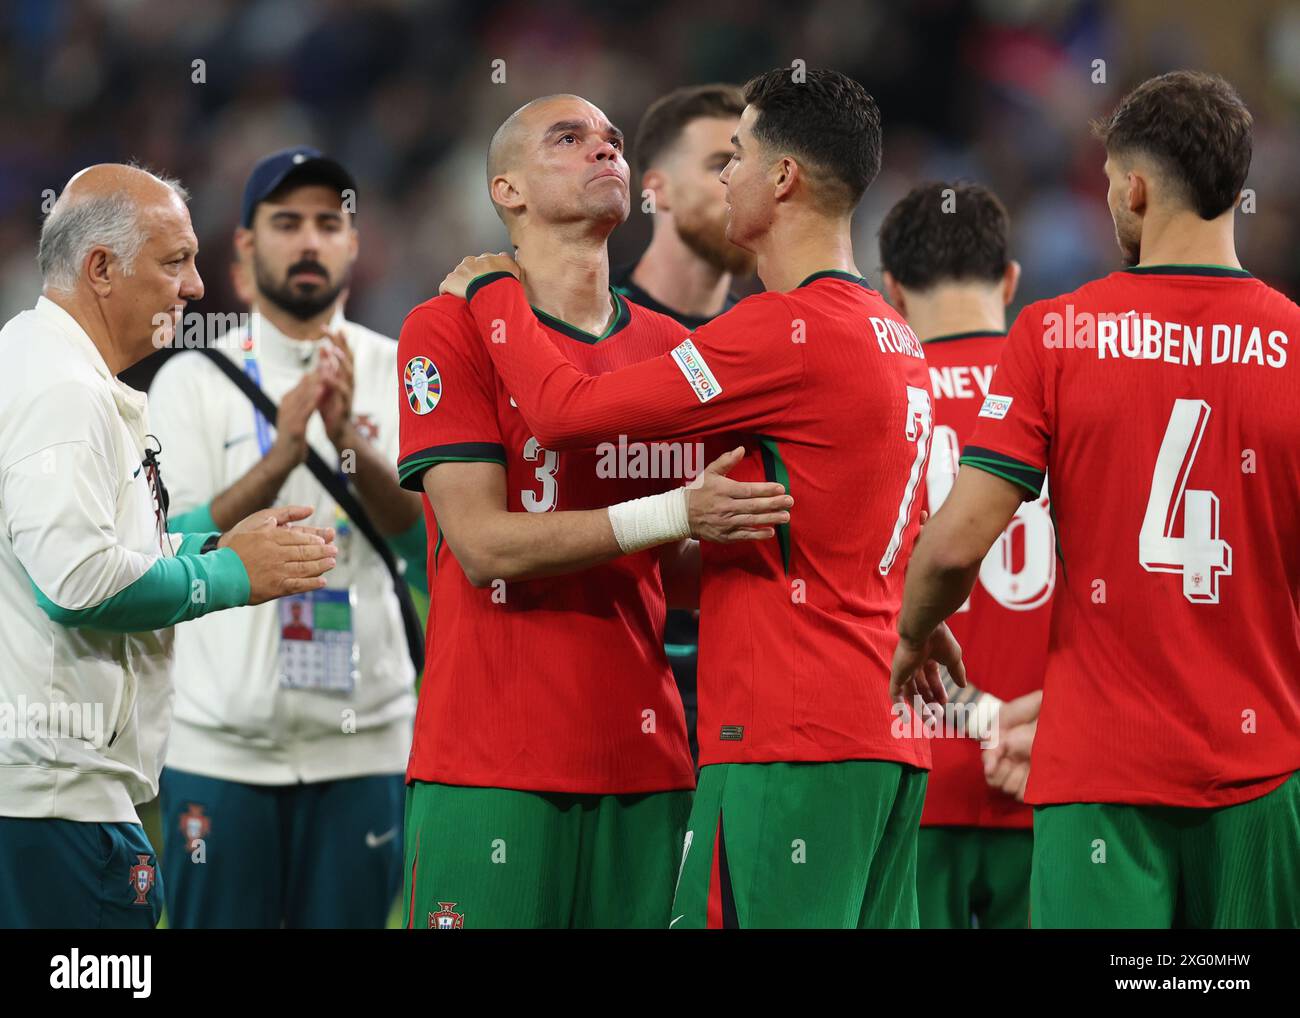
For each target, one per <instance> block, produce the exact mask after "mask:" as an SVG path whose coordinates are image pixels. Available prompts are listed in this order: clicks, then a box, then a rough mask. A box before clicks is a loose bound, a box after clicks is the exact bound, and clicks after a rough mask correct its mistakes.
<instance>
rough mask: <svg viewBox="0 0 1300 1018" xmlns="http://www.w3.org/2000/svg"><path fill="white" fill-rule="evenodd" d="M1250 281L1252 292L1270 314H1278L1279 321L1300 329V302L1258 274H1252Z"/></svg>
mask: <svg viewBox="0 0 1300 1018" xmlns="http://www.w3.org/2000/svg"><path fill="white" fill-rule="evenodd" d="M1250 283H1251V284H1252V286H1251V290H1252V293H1253V294H1254V295H1255V297H1256V299H1257V300H1258V301H1259V302H1260V304H1261V306H1262V307H1263V308H1264V309H1265V310H1266V311H1267V312H1268V313H1269V314H1271V315H1276V317H1277V319H1278V321H1281V322H1285V323H1287V324H1288V325H1290V326H1292V327H1295V328H1297V329H1300V304H1296V302H1295V301H1293V300H1292V299H1291V298H1290V297H1288V296H1287V295H1286V294H1284V293H1283V292H1282V291H1281V290H1276V289H1274V288H1273V287H1271V286H1269V285H1268V283H1266V282H1264V280H1262V279H1260V278H1258V277H1257V276H1252V277H1251V278H1250Z"/></svg>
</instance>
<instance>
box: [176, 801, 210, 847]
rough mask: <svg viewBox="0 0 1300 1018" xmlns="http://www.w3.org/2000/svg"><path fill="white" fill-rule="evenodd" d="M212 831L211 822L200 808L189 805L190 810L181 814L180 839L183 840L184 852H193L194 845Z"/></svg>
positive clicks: (192, 804)
mask: <svg viewBox="0 0 1300 1018" xmlns="http://www.w3.org/2000/svg"><path fill="white" fill-rule="evenodd" d="M211 829H212V820H211V819H210V818H209V817H208V816H207V814H205V813H204V812H203V807H202V806H196V805H195V804H194V803H190V808H189V809H188V810H187V811H186V812H184V813H182V814H181V837H183V838H184V839H185V850H186V851H187V852H193V851H194V843H195V842H196V841H198V840H200V839H201V838H206V837H207V836H208V831H210V830H211Z"/></svg>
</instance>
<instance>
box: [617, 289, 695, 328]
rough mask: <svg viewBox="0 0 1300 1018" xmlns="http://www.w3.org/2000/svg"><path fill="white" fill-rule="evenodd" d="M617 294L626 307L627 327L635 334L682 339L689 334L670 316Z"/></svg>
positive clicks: (621, 293)
mask: <svg viewBox="0 0 1300 1018" xmlns="http://www.w3.org/2000/svg"><path fill="white" fill-rule="evenodd" d="M617 292H618V295H619V297H620V298H621V299H622V301H623V303H624V305H625V306H626V307H627V313H628V325H629V326H630V327H631V328H632V329H634V330H636V331H637V332H641V333H653V334H655V335H659V336H667V337H673V336H681V337H682V338H683V339H684V338H685V337H686V336H688V335H689V334H690V330H689V329H688V328H686V326H684V325H683V324H682V323H681V322H679V321H678V320H677V319H676V318H674V317H672V315H666V314H664V313H663V312H662V311H655V310H653V309H652V308H648V307H646V306H645V305H644V304H638V303H637V302H636V301H634V300H633V299H632V298H631V297H629V296H628V295H627V294H625V293H623V292H622V291H617Z"/></svg>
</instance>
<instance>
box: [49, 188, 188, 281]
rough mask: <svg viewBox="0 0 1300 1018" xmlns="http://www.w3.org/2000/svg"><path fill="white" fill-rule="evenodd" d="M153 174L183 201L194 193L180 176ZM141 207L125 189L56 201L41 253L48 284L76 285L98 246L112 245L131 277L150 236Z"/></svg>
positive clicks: (114, 252) (112, 249) (116, 255)
mask: <svg viewBox="0 0 1300 1018" xmlns="http://www.w3.org/2000/svg"><path fill="white" fill-rule="evenodd" d="M141 168H142V167H141ZM146 172H148V171H146ZM151 176H154V177H156V178H157V179H158V181H159V182H160V183H163V184H166V185H167V186H168V187H170V188H171V189H172V191H174V192H175V193H176V196H177V197H178V198H180V200H181V201H182V202H188V201H189V200H190V195H189V192H188V191H186V190H185V188H184V187H182V186H181V183H180V181H179V180H175V179H173V178H171V177H161V176H158V174H151ZM139 211H140V210H139V208H138V207H137V205H136V203H135V201H134V199H132V198H131V196H130V195H128V194H126V193H124V192H119V193H117V194H106V195H99V196H95V197H90V198H83V199H82V200H81V201H76V202H55V203H54V207H53V208H52V209H50V212H49V214H48V215H47V216H46V217H45V222H44V223H43V224H42V226H41V240H40V246H39V247H38V249H37V254H36V262H37V264H38V265H39V266H40V270H41V280H42V282H43V285H44V286H45V288H46V289H49V290H57V291H61V292H64V293H66V292H68V291H70V290H74V289H76V286H77V277H78V276H79V275H80V274H81V267H82V265H83V264H84V263H85V261H86V256H87V255H88V254H90V251H91V249H92V248H95V247H106V248H108V250H110V251H111V252H113V256H114V257H115V258H117V260H118V261H119V262H121V263H122V271H123V273H125V274H126V275H128V276H129V275H130V274H131V273H132V271H133V270H134V267H135V259H136V256H137V255H138V254H139V253H140V249H141V248H142V247H144V242H145V240H146V239H147V238H146V235H145V231H144V228H143V227H142V226H141V224H140V214H139Z"/></svg>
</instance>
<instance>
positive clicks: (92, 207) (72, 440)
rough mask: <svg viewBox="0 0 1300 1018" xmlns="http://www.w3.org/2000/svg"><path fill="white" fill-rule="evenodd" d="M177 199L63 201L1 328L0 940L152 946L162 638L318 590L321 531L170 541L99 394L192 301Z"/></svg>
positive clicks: (67, 196)
mask: <svg viewBox="0 0 1300 1018" xmlns="http://www.w3.org/2000/svg"><path fill="white" fill-rule="evenodd" d="M185 200H186V194H185V191H184V190H183V189H182V188H181V187H180V185H179V184H177V183H176V182H175V181H170V180H164V179H162V178H160V177H157V176H155V175H154V174H152V173H149V172H147V171H145V170H142V169H140V168H138V167H133V166H123V165H117V164H105V165H98V166H92V167H89V168H88V169H85V170H83V171H81V172H80V173H78V174H77V175H76V176H75V177H73V178H72V180H71V181H69V182H68V185H67V187H66V188H65V189H64V191H63V194H62V195H61V196H60V197H59V199H58V201H57V202H55V204H54V206H53V208H52V209H51V210H50V213H49V215H48V216H47V217H46V220H45V223H44V226H43V228H42V230H41V240H40V254H39V262H40V268H41V274H42V278H43V292H42V296H41V297H40V299H39V300H38V301H37V302H36V306H35V307H34V308H32V309H31V310H29V311H24V312H22V313H20V314H18V315H17V316H15V317H14V318H13V319H11V320H10V321H9V322H8V323H7V324H6V325H5V327H4V329H3V330H0V361H3V363H4V366H5V368H4V371H3V372H2V373H0V407H3V413H2V414H0V633H2V635H0V646H3V647H4V650H5V659H6V660H5V667H4V668H3V669H0V927H14V928H33V927H63V928H70V927H78V928H86V927H89V928H95V927H98V928H149V927H152V926H154V925H155V924H156V923H157V921H158V915H159V912H160V909H161V904H160V903H161V900H162V896H161V888H160V886H159V877H158V870H157V859H156V857H155V855H154V851H153V848H152V846H151V845H150V844H149V840H148V838H147V837H146V836H145V833H144V830H143V828H142V827H141V826H140V820H139V817H138V815H137V814H136V809H135V808H136V806H137V805H139V804H141V803H144V802H148V801H149V800H151V799H153V798H154V797H155V796H156V795H157V792H158V776H159V772H160V770H161V767H162V752H163V747H164V746H165V744H166V741H167V733H168V729H169V727H170V724H171V703H172V684H171V675H170V665H171V658H172V635H173V634H172V627H173V626H174V625H175V624H176V623H178V622H184V621H186V620H189V619H194V618H198V617H200V616H202V615H205V614H207V613H209V612H213V611H219V610H222V609H226V608H231V607H236V606H239V605H245V604H259V603H261V602H263V601H267V600H270V599H271V598H274V597H279V596H282V595H284V594H289V593H295V592H302V591H308V590H315V589H318V588H319V587H321V586H323V585H324V582H325V581H324V579H323V575H322V574H323V573H325V572H326V571H327V570H329V569H330V568H332V567H333V565H334V556H335V555H336V554H337V551H336V548H335V546H334V545H333V543H332V541H333V532H332V531H329V530H318V529H315V528H308V527H292V526H289V525H288V524H290V523H291V522H293V521H295V520H300V519H304V518H305V517H306V516H307V515H308V514H309V512H310V510H309V509H308V508H307V507H305V506H288V507H283V508H280V509H276V510H268V511H266V512H261V513H256V514H254V515H252V516H249V517H247V518H246V519H244V520H242V521H241V522H239V523H238V524H236V525H235V526H234V527H232V528H231V529H230V530H229V531H228V532H226V533H225V534H221V533H185V534H180V533H176V534H169V533H168V532H167V492H166V488H165V487H164V486H163V483H162V479H161V477H160V474H159V453H160V450H159V449H158V446H157V444H156V441H154V440H153V437H152V436H151V435H150V434H149V422H148V408H147V405H146V401H145V397H144V394H143V393H140V392H136V391H135V390H134V389H131V388H129V387H128V386H126V385H125V384H123V383H122V382H121V381H119V380H118V378H117V376H118V375H119V374H120V373H121V372H122V371H124V370H126V369H127V368H129V367H130V366H131V365H132V364H135V363H136V362H138V361H140V360H142V359H143V358H144V357H146V356H148V355H149V354H150V353H153V352H154V350H156V349H158V348H159V347H160V346H162V345H165V344H166V343H168V342H170V340H171V339H172V337H173V336H174V334H175V330H176V326H177V324H178V322H179V316H180V314H181V312H182V311H183V309H184V307H185V305H186V303H187V302H188V301H191V300H198V299H199V298H201V297H202V296H203V282H202V280H201V279H200V278H199V273H198V269H197V267H196V264H195V258H196V256H197V254H198V242H197V240H196V239H195V236H194V230H193V228H192V227H191V225H190V216H189V211H188V209H187V208H186V205H185Z"/></svg>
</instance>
